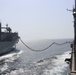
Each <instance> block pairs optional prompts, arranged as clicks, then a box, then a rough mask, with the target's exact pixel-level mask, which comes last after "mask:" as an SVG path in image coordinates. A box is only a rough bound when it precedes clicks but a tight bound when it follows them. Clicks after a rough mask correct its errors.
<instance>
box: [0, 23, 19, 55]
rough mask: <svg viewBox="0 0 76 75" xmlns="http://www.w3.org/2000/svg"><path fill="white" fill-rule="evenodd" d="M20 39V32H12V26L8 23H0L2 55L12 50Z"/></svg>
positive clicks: (0, 49) (0, 53) (0, 51)
mask: <svg viewBox="0 0 76 75" xmlns="http://www.w3.org/2000/svg"><path fill="white" fill-rule="evenodd" d="M3 30H4V31H3ZM18 41H19V36H18V33H17V32H12V30H11V28H10V27H8V24H7V25H6V27H1V23H0V55H3V54H6V53H8V52H10V51H12V50H13V49H14V48H15V45H16V43H18Z"/></svg>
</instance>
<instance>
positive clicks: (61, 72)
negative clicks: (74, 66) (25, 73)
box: [44, 51, 71, 75]
mask: <svg viewBox="0 0 76 75" xmlns="http://www.w3.org/2000/svg"><path fill="white" fill-rule="evenodd" d="M70 57H71V55H70V51H68V52H65V53H64V54H63V55H58V56H57V58H58V59H54V60H53V61H52V63H53V68H52V69H51V70H49V69H45V71H44V75H66V74H67V73H66V72H67V68H68V64H67V63H66V62H65V59H66V58H70ZM65 73H66V74H65Z"/></svg>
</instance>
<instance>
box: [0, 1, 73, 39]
mask: <svg viewBox="0 0 76 75" xmlns="http://www.w3.org/2000/svg"><path fill="white" fill-rule="evenodd" d="M73 5H74V0H0V21H1V22H2V26H5V24H7V23H8V25H9V26H10V27H11V28H12V30H13V31H16V32H18V33H19V36H20V37H21V38H22V39H23V40H36V39H67V38H73V36H74V33H73V31H74V30H73V16H72V12H68V11H67V10H66V9H67V8H68V9H73Z"/></svg>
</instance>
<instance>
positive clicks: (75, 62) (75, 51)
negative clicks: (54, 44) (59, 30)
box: [70, 0, 76, 75]
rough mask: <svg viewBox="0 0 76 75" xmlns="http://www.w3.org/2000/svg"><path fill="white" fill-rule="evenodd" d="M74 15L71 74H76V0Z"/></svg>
mask: <svg viewBox="0 0 76 75" xmlns="http://www.w3.org/2000/svg"><path fill="white" fill-rule="evenodd" d="M73 17H74V43H73V44H72V46H71V47H72V52H71V61H70V75H76V0H75V6H74V8H73Z"/></svg>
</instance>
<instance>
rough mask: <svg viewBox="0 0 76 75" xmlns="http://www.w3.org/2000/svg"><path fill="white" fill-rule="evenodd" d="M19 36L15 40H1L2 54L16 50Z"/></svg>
mask: <svg viewBox="0 0 76 75" xmlns="http://www.w3.org/2000/svg"><path fill="white" fill-rule="evenodd" d="M18 41H19V38H17V39H15V40H13V41H11V42H10V41H8V42H0V56H1V55H3V54H6V53H9V52H11V51H12V50H14V48H15V45H16V43H18Z"/></svg>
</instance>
